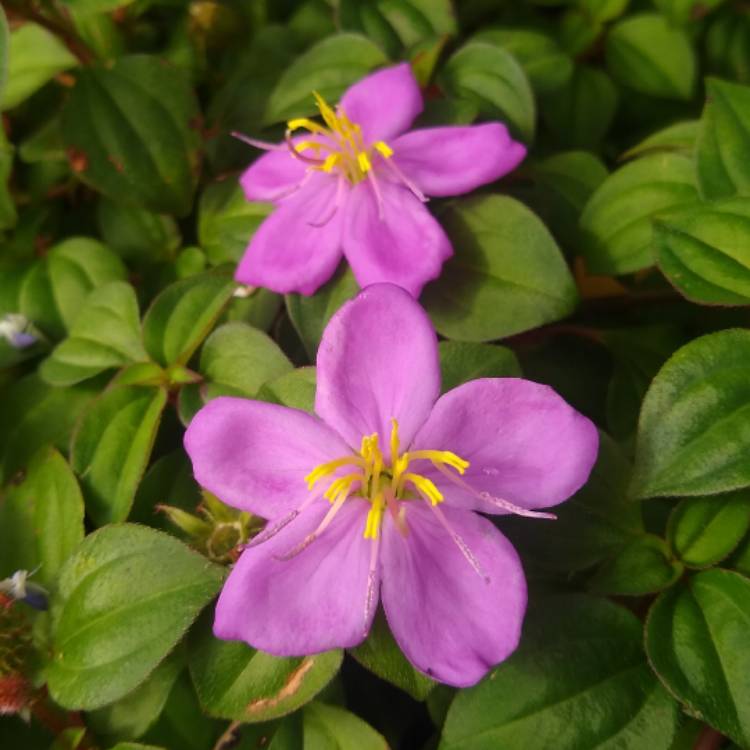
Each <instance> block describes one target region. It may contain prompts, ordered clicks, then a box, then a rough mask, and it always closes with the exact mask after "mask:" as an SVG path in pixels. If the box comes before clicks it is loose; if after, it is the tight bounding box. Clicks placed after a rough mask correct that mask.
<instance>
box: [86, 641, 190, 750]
mask: <svg viewBox="0 0 750 750" xmlns="http://www.w3.org/2000/svg"><path fill="white" fill-rule="evenodd" d="M184 666H185V658H184V654H183V652H182V651H181V650H180V649H176V650H175V651H173V652H172V653H171V654H170V655H169V656H168V657H167V658H166V659H164V661H163V662H162V663H161V664H159V666H158V667H156V669H154V671H153V672H152V673H151V674H150V675H149V677H148V678H147V679H146V681H145V682H143V683H142V684H140V685H139V686H138V687H137V688H136V689H135V690H134V691H133V692H132V693H129V694H128V695H126V696H125V697H124V698H120V699H119V700H117V701H115V702H114V703H111V704H109V705H108V706H104V707H103V708H99V709H96V710H95V711H91V712H89V713H88V714H87V716H86V723H87V724H88V726H90V727H91V728H92V729H93V730H94V731H95V732H96V733H97V734H98V735H102V736H104V737H105V738H106V739H107V741H108V742H116V741H117V740H137V739H138V738H139V737H141V736H142V735H144V734H145V733H146V732H147V731H148V729H149V727H150V726H151V725H152V724H153V723H154V722H155V721H156V720H157V719H158V718H159V714H160V713H161V712H162V710H163V709H164V706H165V705H166V702H167V698H169V693H170V692H171V691H172V688H173V687H174V684H175V681H176V680H177V677H178V676H179V674H180V672H181V671H182V669H183V667H184Z"/></svg>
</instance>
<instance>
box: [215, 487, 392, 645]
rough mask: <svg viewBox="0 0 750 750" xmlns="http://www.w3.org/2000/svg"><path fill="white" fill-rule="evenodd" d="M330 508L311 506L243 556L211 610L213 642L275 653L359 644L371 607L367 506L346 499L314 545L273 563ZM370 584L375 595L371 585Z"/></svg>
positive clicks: (366, 626)
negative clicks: (244, 644)
mask: <svg viewBox="0 0 750 750" xmlns="http://www.w3.org/2000/svg"><path fill="white" fill-rule="evenodd" d="M329 507H330V506H329V505H328V503H327V502H319V503H317V504H316V505H314V506H311V507H310V508H309V509H308V510H306V511H305V512H304V513H302V515H300V517H299V518H298V519H297V520H296V521H293V522H292V523H291V524H290V525H289V526H287V527H286V528H285V529H283V530H282V531H280V532H279V533H278V534H277V535H276V536H275V537H273V538H272V539H270V540H269V541H267V542H264V543H263V544H260V545H259V546H257V547H251V548H248V549H246V550H245V551H244V552H243V553H242V556H241V557H240V559H239V562H238V563H237V564H236V565H235V567H234V569H233V570H232V573H231V575H230V576H229V579H228V580H227V582H226V583H225V584H224V588H223V589H222V592H221V596H220V597H219V602H218V604H217V605H216V619H215V621H214V633H215V634H216V636H217V637H218V638H224V639H227V640H242V641H246V642H247V643H249V644H250V645H251V646H253V647H255V648H257V649H261V650H263V651H266V652H268V653H270V654H275V655H276V656H302V655H303V654H314V653H317V652H319V651H326V650H328V649H331V648H345V647H349V646H355V645H356V644H358V643H360V642H361V641H362V640H363V639H364V637H365V635H366V634H367V631H368V630H369V628H370V624H371V622H372V616H373V614H374V612H375V610H376V609H377V607H376V606H373V607H370V608H369V612H368V607H367V596H368V574H369V567H370V553H371V549H372V541H371V540H369V539H365V538H364V537H363V529H364V527H365V520H366V517H367V510H368V508H369V503H367V502H366V501H364V500H348V501H347V502H346V503H344V505H343V506H342V508H341V510H340V511H339V512H338V514H337V515H336V517H335V518H334V520H333V522H332V523H331V525H330V526H329V527H328V528H327V529H325V531H323V532H322V533H321V535H320V537H319V538H318V539H317V540H315V541H314V542H312V543H311V544H310V545H309V546H308V547H306V548H305V549H303V550H302V551H301V552H299V553H298V554H297V555H295V556H294V557H291V558H289V559H287V560H283V559H278V558H279V557H282V556H284V555H285V554H286V553H287V552H289V551H290V550H293V549H294V547H295V545H296V544H298V543H299V542H300V541H301V540H302V539H304V538H305V536H306V535H307V534H310V533H311V532H313V531H314V530H315V529H316V528H317V526H318V524H319V523H320V522H321V520H322V519H323V517H324V515H325V514H326V512H327V511H328V510H329ZM376 574H377V572H376ZM374 585H375V591H377V586H378V585H379V583H378V581H377V580H375V582H374Z"/></svg>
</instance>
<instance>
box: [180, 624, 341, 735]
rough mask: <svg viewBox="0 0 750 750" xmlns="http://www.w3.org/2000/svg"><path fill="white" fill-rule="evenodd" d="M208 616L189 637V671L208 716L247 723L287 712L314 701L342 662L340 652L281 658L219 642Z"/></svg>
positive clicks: (242, 644)
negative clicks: (212, 630)
mask: <svg viewBox="0 0 750 750" xmlns="http://www.w3.org/2000/svg"><path fill="white" fill-rule="evenodd" d="M211 621H212V616H211V617H208V616H207V617H204V618H202V620H201V623H200V625H199V626H198V627H197V628H196V629H195V631H194V635H193V636H191V640H190V674H191V676H192V678H193V684H194V685H195V689H196V692H197V693H198V698H199V699H200V702H201V705H202V706H203V709H204V710H205V711H206V712H207V713H208V714H209V715H210V716H218V717H221V718H225V719H235V720H237V721H243V722H258V721H268V720H269V719H274V718H277V717H278V716H284V715H286V714H288V713H291V712H292V711H295V710H296V709H297V708H299V707H300V706H303V705H304V704H305V703H307V702H308V701H310V700H312V698H314V697H315V696H316V695H317V694H318V693H319V692H320V691H321V690H322V689H323V688H324V687H325V686H326V685H327V684H328V683H329V682H330V680H331V679H332V678H333V676H334V675H335V674H336V673H337V672H338V670H339V667H340V666H341V659H342V652H341V651H327V652H326V653H323V654H316V655H314V656H305V657H297V658H289V659H282V658H279V657H276V656H271V655H270V654H266V653H263V652H262V651H256V650H255V649H254V648H251V647H250V646H248V645H246V644H245V643H242V642H237V641H234V642H232V641H220V640H218V639H217V638H215V637H214V636H213V633H212V632H211Z"/></svg>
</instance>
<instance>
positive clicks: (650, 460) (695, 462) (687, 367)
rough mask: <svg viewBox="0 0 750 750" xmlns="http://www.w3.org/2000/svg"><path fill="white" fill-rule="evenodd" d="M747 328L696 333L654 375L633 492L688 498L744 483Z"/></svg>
mask: <svg viewBox="0 0 750 750" xmlns="http://www.w3.org/2000/svg"><path fill="white" fill-rule="evenodd" d="M748 357H750V331H745V330H727V331H720V332H719V333H713V334H709V335H708V336H701V337H700V338H698V339H695V340H694V341H691V342H690V343H689V344H687V345H686V346H684V347H682V348H681V349H679V350H678V351H677V352H676V353H675V354H674V355H673V356H672V357H671V359H669V360H668V361H667V363H666V364H665V365H664V367H663V368H662V369H661V370H660V371H659V373H658V374H657V375H656V377H655V378H654V380H653V382H652V383H651V387H650V388H649V390H648V392H647V393H646V397H645V398H644V400H643V407H642V408H641V417H640V422H639V425H638V439H637V444H636V459H635V471H634V475H633V483H632V485H631V493H632V494H633V495H634V496H635V497H638V498H648V497H659V496H668V495H677V496H680V495H683V496H689V497H694V496H696V495H703V494H709V495H711V494H716V493H720V492H728V491H730V490H736V489H741V488H743V487H748V486H750V464H748V461H747V455H748V451H749V450H750V428H749V426H748V418H747V415H748V414H750V380H748V378H747V377H746V374H747V373H746V367H747V362H748Z"/></svg>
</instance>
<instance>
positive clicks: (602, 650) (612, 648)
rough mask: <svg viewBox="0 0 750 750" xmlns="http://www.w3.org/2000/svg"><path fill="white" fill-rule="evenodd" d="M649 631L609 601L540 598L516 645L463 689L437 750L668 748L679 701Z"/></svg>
mask: <svg viewBox="0 0 750 750" xmlns="http://www.w3.org/2000/svg"><path fill="white" fill-rule="evenodd" d="M532 601H533V600H532ZM642 632H643V629H642V626H641V623H640V622H639V621H638V620H637V618H636V617H635V616H634V615H632V614H631V613H630V612H628V611H627V610H625V609H623V608H621V607H618V606H616V605H614V604H612V603H611V602H608V601H605V600H600V599H593V598H590V597H585V596H557V597H550V598H549V599H547V600H546V601H544V602H543V603H540V602H537V603H536V604H535V606H534V608H533V609H532V610H531V612H530V613H529V615H528V616H527V619H526V622H525V624H524V637H523V641H522V642H521V647H520V648H519V649H518V651H516V653H515V654H513V656H511V657H510V659H508V660H507V661H506V662H504V663H503V664H501V665H500V666H499V667H497V668H496V669H495V670H494V671H493V672H492V673H491V674H490V676H489V677H487V678H485V679H484V680H483V681H482V682H480V683H479V684H478V685H476V686H475V687H472V688H469V689H467V690H462V691H460V692H459V693H458V694H457V695H456V698H455V700H454V701H453V703H452V705H451V707H450V709H449V710H448V716H447V718H446V721H445V726H444V728H443V735H442V739H441V742H440V745H439V748H440V750H459V748H460V750H497V748H506V747H507V748H523V747H529V748H531V747H539V748H542V747H554V748H556V749H557V750H593V749H594V748H604V747H612V748H614V747H617V748H621V749H622V750H641V748H645V747H648V748H649V750H668V748H669V747H670V743H671V741H672V737H673V735H674V731H675V727H676V720H677V710H676V705H675V703H674V701H672V700H671V698H670V697H669V695H668V694H667V693H666V691H665V690H664V688H662V686H661V685H660V684H659V683H658V682H657V680H656V678H655V677H654V675H653V673H652V672H651V670H650V669H649V666H648V663H647V662H646V657H645V654H644V653H643V645H642ZM592 717H596V720H595V721H594V720H592Z"/></svg>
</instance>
